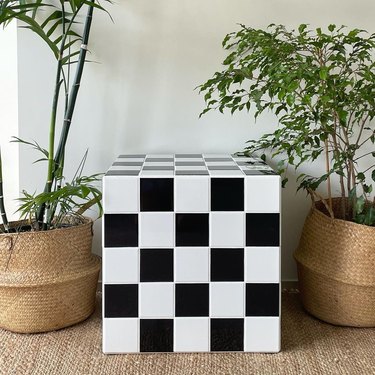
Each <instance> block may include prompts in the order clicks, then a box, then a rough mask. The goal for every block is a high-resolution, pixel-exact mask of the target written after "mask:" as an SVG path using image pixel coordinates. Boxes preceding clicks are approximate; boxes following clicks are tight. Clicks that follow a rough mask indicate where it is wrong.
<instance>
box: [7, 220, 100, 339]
mask: <svg viewBox="0 0 375 375" xmlns="http://www.w3.org/2000/svg"><path fill="white" fill-rule="evenodd" d="M20 224H21V222H17V223H13V224H12V225H13V226H16V225H20ZM91 245H92V220H89V219H87V220H86V221H85V223H84V224H81V225H76V226H71V227H67V228H62V229H54V230H50V231H42V232H20V233H11V234H1V235H0V306H1V308H0V327H1V328H5V329H8V330H10V331H14V332H22V333H34V332H47V331H51V330H56V329H60V328H63V327H67V326H70V325H72V324H75V323H78V322H80V321H82V320H84V319H86V318H87V317H89V316H90V315H91V314H92V313H93V311H94V309H95V293H96V287H97V281H98V277H99V271H100V258H99V257H98V256H95V255H93V254H91Z"/></svg>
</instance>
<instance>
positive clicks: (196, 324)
mask: <svg viewBox="0 0 375 375" xmlns="http://www.w3.org/2000/svg"><path fill="white" fill-rule="evenodd" d="M209 324H210V320H209V318H175V319H174V351H175V352H208V351H209V335H210V333H209Z"/></svg>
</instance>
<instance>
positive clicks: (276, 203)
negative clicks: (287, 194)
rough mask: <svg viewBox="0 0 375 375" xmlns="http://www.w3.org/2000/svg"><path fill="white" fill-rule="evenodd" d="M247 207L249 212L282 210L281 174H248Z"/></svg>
mask: <svg viewBox="0 0 375 375" xmlns="http://www.w3.org/2000/svg"><path fill="white" fill-rule="evenodd" d="M245 209H246V211H247V212H280V176H248V177H247V178H246V179H245Z"/></svg>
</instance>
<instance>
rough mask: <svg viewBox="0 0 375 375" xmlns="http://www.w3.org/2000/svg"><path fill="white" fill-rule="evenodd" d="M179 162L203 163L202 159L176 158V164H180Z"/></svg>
mask: <svg viewBox="0 0 375 375" xmlns="http://www.w3.org/2000/svg"><path fill="white" fill-rule="evenodd" d="M180 161H194V162H195V161H199V162H203V161H204V160H203V158H176V162H180Z"/></svg>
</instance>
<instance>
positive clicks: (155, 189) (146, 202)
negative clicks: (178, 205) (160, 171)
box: [140, 178, 173, 211]
mask: <svg viewBox="0 0 375 375" xmlns="http://www.w3.org/2000/svg"><path fill="white" fill-rule="evenodd" d="M140 195H141V211H173V178H141V193H140Z"/></svg>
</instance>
